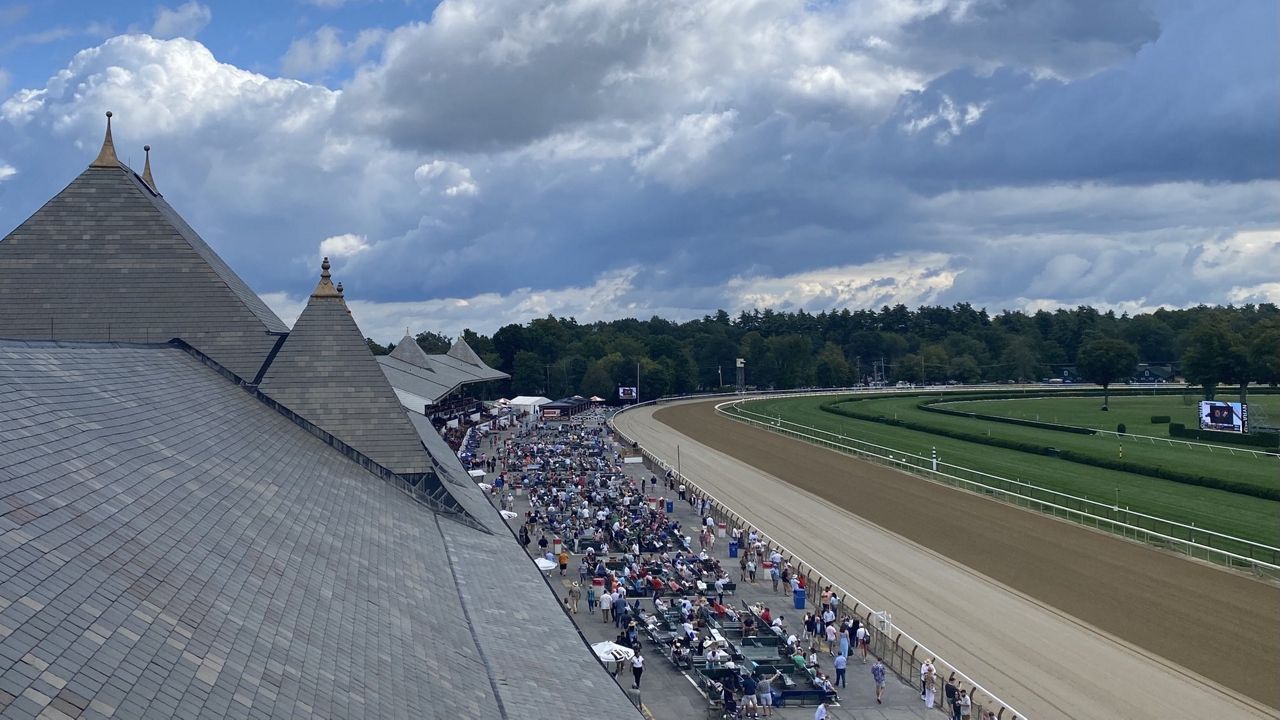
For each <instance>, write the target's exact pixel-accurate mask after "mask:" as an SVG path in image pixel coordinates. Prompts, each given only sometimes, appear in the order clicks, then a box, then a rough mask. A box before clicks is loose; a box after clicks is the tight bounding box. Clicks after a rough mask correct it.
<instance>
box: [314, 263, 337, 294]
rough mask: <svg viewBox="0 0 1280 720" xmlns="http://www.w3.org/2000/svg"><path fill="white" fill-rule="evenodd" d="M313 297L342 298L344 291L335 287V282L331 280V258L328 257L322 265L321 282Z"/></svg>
mask: <svg viewBox="0 0 1280 720" xmlns="http://www.w3.org/2000/svg"><path fill="white" fill-rule="evenodd" d="M311 297H313V298H322V297H336V298H340V297H342V291H340V290H338V288H336V287H334V286H333V281H332V280H330V279H329V258H327V257H326V258H325V259H324V261H323V262H321V263H320V282H319V283H318V284H317V285H316V289H315V292H313V293H311Z"/></svg>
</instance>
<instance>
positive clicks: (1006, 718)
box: [610, 391, 1027, 720]
mask: <svg viewBox="0 0 1280 720" xmlns="http://www.w3.org/2000/svg"><path fill="white" fill-rule="evenodd" d="M846 392H847V391H846ZM786 394H788V395H797V394H813V393H786ZM693 397H703V398H708V399H710V398H713V397H716V396H712V395H706V396H685V397H682V398H661V399H660V400H656V401H655V400H650V401H648V402H644V403H639V404H637V405H632V406H631V407H629V408H627V410H632V409H635V408H636V407H641V406H644V405H653V404H657V403H665V402H669V401H673V400H679V399H690V398H693ZM623 412H626V411H625V410H624V411H623ZM610 427H611V429H612V430H613V432H614V433H615V434H616V435H617V436H618V437H619V438H620V439H621V440H622V441H623V443H624V444H625V445H626V446H628V447H630V448H633V449H635V450H638V451H639V452H640V454H641V457H643V458H644V461H645V467H647V468H649V470H650V471H652V472H654V473H659V474H665V473H667V472H671V473H672V475H673V476H674V478H675V480H676V481H677V482H679V483H683V484H684V485H685V488H686V493H685V494H686V496H687V498H688V499H687V502H689V503H690V504H691V505H692V504H694V503H696V502H698V501H700V500H703V499H705V500H706V501H708V502H709V503H710V509H711V510H710V511H711V514H712V516H713V517H714V518H715V519H716V521H717V522H722V523H724V524H725V525H726V527H731V528H737V529H738V530H739V531H740V532H741V533H742V536H743V537H746V535H747V534H748V533H750V531H751V530H753V529H754V530H755V531H756V533H757V534H758V535H759V536H760V538H761V540H762V541H763V542H764V543H765V546H766V548H765V554H766V555H768V554H771V553H772V551H773V550H775V549H776V550H777V551H778V553H779V554H781V555H782V556H783V557H784V558H785V559H786V561H787V562H788V563H790V564H791V565H792V567H794V568H795V569H796V572H797V573H799V574H800V575H802V576H803V577H804V580H805V588H806V596H807V597H806V603H809V604H813V605H815V606H816V603H815V602H813V601H814V596H815V594H816V593H817V592H819V591H820V589H821V588H827V587H829V588H831V589H832V590H833V591H834V592H835V594H836V598H837V608H836V609H837V616H838V617H843V616H849V617H857V618H859V619H860V620H861V621H862V622H863V623H864V624H865V625H866V626H867V628H868V629H869V630H870V632H871V653H872V654H874V655H875V656H876V657H879V658H881V659H882V660H883V661H884V664H885V667H886V668H888V669H889V670H890V671H891V672H893V673H894V674H896V675H897V676H898V677H900V678H902V679H903V680H905V681H906V682H908V683H909V684H911V685H912V686H913V687H916V688H920V687H921V683H922V681H923V679H922V678H921V675H920V666H921V665H922V664H923V663H924V661H925V660H926V659H929V658H933V659H934V667H935V668H937V672H936V677H937V678H938V689H939V690H941V685H942V682H943V681H942V678H945V677H948V676H949V675H950V674H951V673H955V675H956V677H957V679H958V680H960V681H961V682H962V683H964V685H965V686H966V687H967V688H968V689H969V690H970V697H971V698H972V701H973V711H974V717H983V716H984V715H983V713H984V712H987V711H991V712H995V713H996V717H997V718H998V719H999V720H1020V719H1021V720H1027V716H1026V715H1025V714H1023V713H1021V712H1019V711H1017V710H1015V709H1014V708H1013V707H1012V706H1010V705H1009V704H1008V703H1006V702H1004V701H1003V700H1001V699H1000V698H998V697H997V696H996V695H995V694H994V693H992V692H991V691H989V690H987V689H986V688H984V687H982V686H981V685H979V684H978V683H976V682H974V681H973V679H972V678H970V677H969V676H968V675H966V674H964V673H963V672H961V671H960V670H959V669H957V668H956V667H955V666H954V665H952V664H951V663H948V662H946V661H945V660H944V659H942V658H940V657H938V655H937V653H935V652H933V651H932V650H930V649H929V648H927V647H925V645H924V644H923V643H921V642H920V641H918V640H916V639H915V638H913V637H911V636H910V635H909V634H907V633H906V632H905V631H903V630H902V628H900V627H898V626H897V625H895V624H894V622H893V616H892V615H890V614H889V613H888V612H887V611H884V610H879V611H877V610H875V609H874V608H872V607H871V606H869V605H867V604H866V603H864V602H862V601H861V600H859V599H858V598H857V597H855V596H854V595H853V593H850V592H849V591H848V590H845V589H844V588H843V587H842V586H840V585H839V584H838V583H836V582H834V581H832V580H831V579H830V578H828V577H826V576H824V575H823V574H822V573H821V572H820V571H819V570H818V569H817V568H816V567H814V566H813V565H812V564H811V563H808V562H806V561H805V560H804V559H803V558H801V557H800V556H799V555H797V554H796V553H794V552H792V551H791V550H789V549H787V548H786V547H785V546H784V545H783V544H782V543H780V542H778V541H776V540H774V539H773V538H772V537H771V536H770V535H769V534H768V533H766V532H764V531H763V530H762V529H761V528H760V527H759V526H758V525H757V524H756V523H752V522H751V521H749V520H747V519H746V518H744V517H743V516H741V515H739V514H738V513H737V512H736V511H735V510H733V508H731V507H730V506H729V505H728V504H727V503H725V502H724V501H722V500H720V499H719V498H717V497H715V496H714V495H712V494H711V493H709V492H707V491H706V490H704V489H703V488H702V487H701V486H699V485H698V483H697V482H696V481H695V480H693V479H692V478H690V477H688V476H687V475H685V474H683V473H682V472H680V471H679V470H677V469H676V468H675V467H673V466H672V465H671V464H670V463H668V462H667V461H666V460H664V459H662V458H660V457H658V456H657V455H655V454H654V453H652V452H650V451H649V450H648V449H647V448H645V447H643V446H641V445H640V444H639V443H638V442H637V441H636V440H635V439H634V438H631V437H629V436H627V435H626V433H624V432H622V431H621V430H620V429H618V428H617V426H616V425H614V424H613V423H612V422H610ZM676 501H677V502H679V500H676ZM745 550H746V549H745V548H744V551H745ZM851 652H853V649H852V648H851ZM944 705H945V703H943V702H941V701H940V702H939V703H938V704H937V706H936V709H937V710H938V711H939V713H940V714H942V715H943V716H944V717H945V716H948V715H949V712H948V709H947V708H945V707H944Z"/></svg>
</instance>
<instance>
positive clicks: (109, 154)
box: [89, 110, 120, 167]
mask: <svg viewBox="0 0 1280 720" xmlns="http://www.w3.org/2000/svg"><path fill="white" fill-rule="evenodd" d="M89 167H120V159H119V158H117V157H116V144H115V142H113V141H112V140H111V111H110V110H108V111H107V135H106V137H104V138H102V149H101V150H99V151H98V157H97V158H96V159H95V160H94V161H93V162H91V163H89Z"/></svg>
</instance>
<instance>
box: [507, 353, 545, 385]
mask: <svg viewBox="0 0 1280 720" xmlns="http://www.w3.org/2000/svg"><path fill="white" fill-rule="evenodd" d="M545 370H546V369H545V367H544V366H543V364H542V358H540V357H538V354H537V353H535V352H532V351H529V350H521V351H519V352H517V353H516V359H515V362H514V363H513V368H512V371H511V392H512V393H513V394H515V395H542V394H543V393H544V392H546V387H547V381H546V377H547V375H546V371H545Z"/></svg>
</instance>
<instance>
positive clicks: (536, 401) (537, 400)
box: [511, 395, 551, 409]
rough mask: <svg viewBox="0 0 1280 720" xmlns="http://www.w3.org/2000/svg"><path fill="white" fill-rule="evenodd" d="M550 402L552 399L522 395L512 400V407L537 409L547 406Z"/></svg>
mask: <svg viewBox="0 0 1280 720" xmlns="http://www.w3.org/2000/svg"><path fill="white" fill-rule="evenodd" d="M549 402H551V398H544V397H539V396H536V395H520V396H519V397H513V398H511V405H512V407H518V408H527V409H532V408H536V407H538V406H539V405H546V404H547V403H549Z"/></svg>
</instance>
